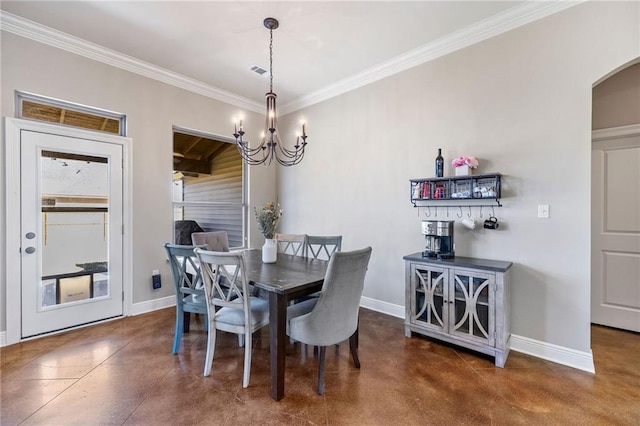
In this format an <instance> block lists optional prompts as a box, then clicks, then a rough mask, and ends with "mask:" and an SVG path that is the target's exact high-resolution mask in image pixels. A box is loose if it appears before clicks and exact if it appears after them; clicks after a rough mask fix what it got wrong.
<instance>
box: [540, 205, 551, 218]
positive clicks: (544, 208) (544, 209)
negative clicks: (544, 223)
mask: <svg viewBox="0 0 640 426" xmlns="http://www.w3.org/2000/svg"><path fill="white" fill-rule="evenodd" d="M538 219H549V204H538Z"/></svg>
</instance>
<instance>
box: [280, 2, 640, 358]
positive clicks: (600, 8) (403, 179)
mask: <svg viewBox="0 0 640 426" xmlns="http://www.w3.org/2000/svg"><path fill="white" fill-rule="evenodd" d="M639 7H640V4H639V3H637V2H626V3H591V2H589V3H585V4H581V5H578V6H575V7H572V8H570V9H568V10H565V11H563V12H560V13H558V14H555V15H552V16H549V17H547V18H544V19H542V20H540V21H536V22H534V23H531V24H529V25H526V26H524V27H521V28H519V29H516V30H513V31H510V32H508V33H505V34H502V35H500V36H497V37H494V38H492V39H489V40H487V41H485V42H482V43H480V44H476V45H473V46H470V47H468V48H466V49H464V50H461V51H458V52H456V53H453V54H450V55H447V56H445V57H442V58H439V59H437V60H434V61H432V62H429V63H426V64H423V65H421V66H418V67H415V68H412V69H410V70H407V71H405V72H403V73H401V74H398V75H395V76H392V77H389V78H386V79H384V80H381V81H378V82H376V83H373V84H371V85H369V86H366V87H363V88H360V89H358V90H355V91H353V92H350V93H347V94H344V95H342V96H340V97H338V98H334V99H331V100H329V101H326V102H324V103H321V104H318V105H314V106H311V107H309V108H306V109H305V110H304V111H302V112H301V113H302V114H304V116H305V117H307V120H308V132H309V135H310V136H309V150H308V153H307V155H306V157H305V160H304V164H303V166H302V167H293V168H288V169H284V170H281V171H279V174H278V191H279V194H280V201H281V203H282V206H283V208H284V210H285V215H284V217H283V230H284V231H286V232H300V231H305V232H307V233H310V234H311V233H313V234H316V233H317V234H334V233H340V234H343V235H344V239H343V250H350V249H356V248H360V247H364V246H367V245H371V246H372V247H373V254H372V258H371V263H370V266H369V270H368V272H367V278H366V286H365V290H364V296H365V297H368V298H371V299H375V300H380V301H384V302H387V303H390V304H393V305H398V306H404V269H403V261H402V256H403V255H404V254H407V253H412V252H416V251H419V250H421V249H422V248H423V238H422V236H421V234H420V220H421V219H424V216H423V215H422V214H421V213H424V212H425V210H424V209H423V210H422V211H419V210H418V209H414V208H412V206H411V204H410V203H409V182H408V180H409V179H410V178H419V177H430V176H433V162H434V158H435V156H436V155H437V149H438V148H442V149H443V156H444V157H445V161H446V163H445V166H446V167H445V176H446V175H449V176H451V175H453V170H452V168H451V166H450V162H451V160H452V159H453V158H454V157H456V156H460V155H473V156H476V157H477V158H478V159H479V161H480V168H479V172H494V171H495V172H501V173H503V174H504V181H503V182H504V186H503V190H504V191H503V196H504V200H503V201H504V207H503V208H500V209H496V215H497V216H498V218H499V220H500V221H501V223H502V226H501V228H500V230H498V231H488V230H484V229H480V230H474V231H469V230H467V229H465V228H463V227H461V226H460V225H459V223H458V224H456V229H455V232H456V254H458V255H462V256H476V257H482V258H490V259H499V260H507V261H512V262H514V263H515V266H514V268H513V293H512V310H511V312H512V314H511V321H512V331H513V333H514V334H517V335H520V336H524V337H527V338H531V339H536V340H539V341H542V342H548V343H552V344H556V345H560V346H563V347H568V348H572V349H575V350H578V351H584V352H589V351H590V346H591V345H590V328H589V323H590V250H589V247H590V234H589V233H590V208H591V203H590V162H591V146H590V142H591V109H592V102H591V93H592V86H593V85H594V84H595V83H596V82H597V81H599V80H600V79H602V78H603V77H604V76H605V75H607V74H609V73H610V72H611V71H613V70H615V69H617V68H618V67H620V66H622V65H623V64H625V63H628V62H629V61H631V60H633V59H635V58H638V57H639V56H640V41H639V39H638V34H640V27H639V16H640V11H639ZM294 115H297V113H296V114H292V115H291V117H289V118H290V122H289V123H288V124H289V127H293V126H294V124H295V123H294V122H295V119H296V118H297V117H294ZM283 133H284V134H287V131H286V130H285V132H283ZM538 204H549V205H550V213H551V217H550V219H537V205H538ZM450 213H451V216H452V218H454V219H457V218H456V217H455V213H454V211H452V212H450ZM474 214H475V216H476V218H478V214H479V211H478V210H477V209H476V210H475V211H474ZM484 214H485V215H486V214H487V211H486V210H484ZM438 217H440V218H442V217H446V211H445V209H440V210H439V212H438Z"/></svg>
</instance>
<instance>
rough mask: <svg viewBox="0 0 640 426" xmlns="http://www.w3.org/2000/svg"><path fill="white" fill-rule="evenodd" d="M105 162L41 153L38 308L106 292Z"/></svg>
mask: <svg viewBox="0 0 640 426" xmlns="http://www.w3.org/2000/svg"><path fill="white" fill-rule="evenodd" d="M108 166H109V165H108V160H107V159H106V158H102V157H92V156H84V155H77V154H68V153H63V152H54V151H42V154H41V158H40V188H41V197H42V212H41V214H42V232H43V238H42V248H41V250H42V281H41V286H40V291H41V297H40V298H39V300H41V307H42V308H46V307H51V306H55V305H59V304H64V303H70V302H78V301H82V300H88V299H92V298H94V297H101V296H108V295H109V286H108V267H107V265H108V249H109V242H108V235H109V234H108V230H109V223H108V218H109V214H108V213H109V197H108V193H109V192H108V189H109V188H108V184H109V181H108V179H109V177H108ZM96 278H98V279H96ZM96 290H98V291H96Z"/></svg>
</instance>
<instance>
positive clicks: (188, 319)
mask: <svg viewBox="0 0 640 426" xmlns="http://www.w3.org/2000/svg"><path fill="white" fill-rule="evenodd" d="M183 317H184V332H185V333H188V332H189V325H190V324H191V313H190V312H185V313H184V314H183Z"/></svg>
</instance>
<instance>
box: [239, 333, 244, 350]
mask: <svg viewBox="0 0 640 426" xmlns="http://www.w3.org/2000/svg"><path fill="white" fill-rule="evenodd" d="M243 346H244V334H238V347H240V348H241V347H243Z"/></svg>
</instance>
